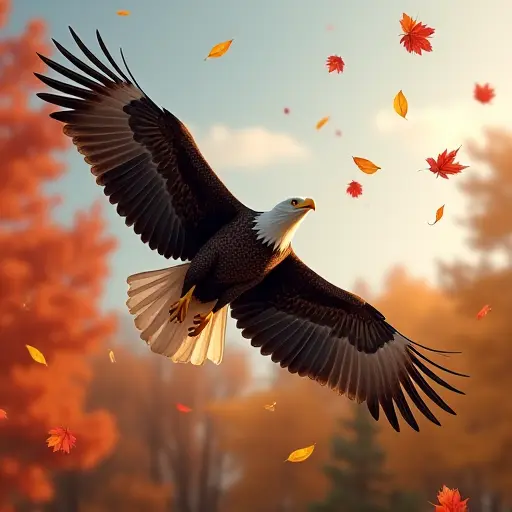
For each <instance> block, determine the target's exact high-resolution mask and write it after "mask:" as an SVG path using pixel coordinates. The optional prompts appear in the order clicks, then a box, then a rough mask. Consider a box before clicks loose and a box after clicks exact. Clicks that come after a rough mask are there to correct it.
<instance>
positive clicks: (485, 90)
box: [473, 84, 496, 103]
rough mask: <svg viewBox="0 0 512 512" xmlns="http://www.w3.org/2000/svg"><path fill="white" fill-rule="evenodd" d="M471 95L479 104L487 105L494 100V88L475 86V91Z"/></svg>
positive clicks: (486, 85)
mask: <svg viewBox="0 0 512 512" xmlns="http://www.w3.org/2000/svg"><path fill="white" fill-rule="evenodd" d="M473 94H474V96H475V100H476V101H479V102H480V103H489V102H490V101H491V100H492V99H493V98H494V96H496V93H495V92H494V88H493V87H491V86H490V85H489V84H484V85H480V84H475V91H474V93H473Z"/></svg>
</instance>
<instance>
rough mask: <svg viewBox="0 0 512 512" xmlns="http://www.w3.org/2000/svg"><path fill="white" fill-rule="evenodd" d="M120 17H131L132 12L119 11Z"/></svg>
mask: <svg viewBox="0 0 512 512" xmlns="http://www.w3.org/2000/svg"><path fill="white" fill-rule="evenodd" d="M116 14H117V15H118V16H130V11H117V13H116Z"/></svg>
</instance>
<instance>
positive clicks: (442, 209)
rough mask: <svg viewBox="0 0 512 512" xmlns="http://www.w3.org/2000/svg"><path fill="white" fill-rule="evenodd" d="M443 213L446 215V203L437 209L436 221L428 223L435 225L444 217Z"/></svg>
mask: <svg viewBox="0 0 512 512" xmlns="http://www.w3.org/2000/svg"><path fill="white" fill-rule="evenodd" d="M443 215H444V204H443V206H441V207H440V208H438V209H437V211H436V220H435V221H434V222H432V224H431V223H430V222H429V223H428V225H429V226H433V225H434V224H437V223H438V222H439V221H440V220H441V219H442V218H443Z"/></svg>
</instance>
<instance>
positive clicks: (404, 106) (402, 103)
mask: <svg viewBox="0 0 512 512" xmlns="http://www.w3.org/2000/svg"><path fill="white" fill-rule="evenodd" d="M393 108H394V109H395V112H396V113H397V114H398V115H399V116H402V117H403V118H404V119H405V116H406V115H407V111H408V110H409V103H407V98H406V97H405V95H404V93H403V92H402V91H398V94H397V95H396V96H395V99H394V100H393Z"/></svg>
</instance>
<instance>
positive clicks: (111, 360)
mask: <svg viewBox="0 0 512 512" xmlns="http://www.w3.org/2000/svg"><path fill="white" fill-rule="evenodd" d="M108 357H110V362H111V363H115V362H116V357H115V356H114V352H113V351H112V350H111V351H110V352H109V353H108Z"/></svg>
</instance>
